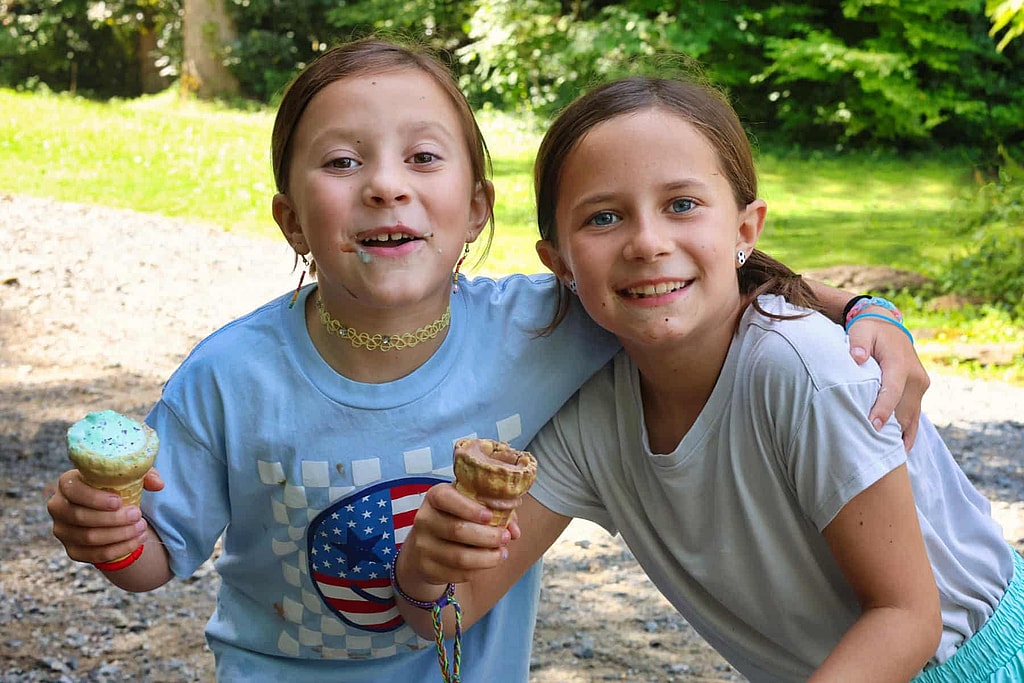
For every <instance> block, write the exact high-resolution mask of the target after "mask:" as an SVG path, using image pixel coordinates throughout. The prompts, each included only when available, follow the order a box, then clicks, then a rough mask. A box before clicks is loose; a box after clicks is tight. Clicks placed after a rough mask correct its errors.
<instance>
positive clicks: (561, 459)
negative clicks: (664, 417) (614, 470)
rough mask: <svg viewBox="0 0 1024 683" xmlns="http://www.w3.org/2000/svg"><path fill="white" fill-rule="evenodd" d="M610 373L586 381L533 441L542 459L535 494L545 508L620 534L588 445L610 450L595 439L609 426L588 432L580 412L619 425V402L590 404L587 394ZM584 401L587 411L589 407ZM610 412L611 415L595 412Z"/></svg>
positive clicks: (610, 401)
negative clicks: (590, 460) (604, 498)
mask: <svg viewBox="0 0 1024 683" xmlns="http://www.w3.org/2000/svg"><path fill="white" fill-rule="evenodd" d="M607 375H608V373H606V372H604V371H602V373H600V374H599V376H595V377H594V378H593V379H591V381H590V382H588V383H587V384H586V385H584V387H583V389H581V390H580V392H579V393H577V394H576V395H575V396H573V397H572V398H571V399H570V400H569V401H568V402H567V403H566V404H565V405H564V406H562V408H561V410H559V411H558V414H557V415H555V417H553V418H552V419H551V421H550V422H548V423H547V425H545V426H544V428H543V429H541V431H540V433H538V434H537V436H536V437H535V438H534V440H533V442H532V443H531V444H530V447H529V449H530V452H531V453H533V455H534V456H535V457H536V458H537V480H536V482H534V484H533V487H532V488H531V489H530V494H531V495H532V496H533V497H534V498H536V499H537V501H538V502H539V503H540V504H541V505H543V506H544V507H546V508H548V509H549V510H552V511H553V512H557V513H558V514H560V515H566V516H569V517H580V518H583V519H588V520H590V521H592V522H595V523H596V524H599V525H601V526H602V527H604V528H605V529H606V530H607V531H608V532H609V533H611V534H615V533H617V532H618V529H617V528H616V527H615V524H614V522H613V521H612V518H611V515H609V513H608V510H607V509H606V508H605V506H604V504H603V503H602V502H601V496H600V494H599V492H598V488H597V482H596V478H595V473H594V472H593V471H592V470H591V465H592V464H593V463H588V459H587V457H586V453H587V450H588V449H591V450H593V449H596V448H606V447H607V446H602V445H599V444H598V443H597V442H594V441H593V439H592V438H590V439H588V438H587V437H585V435H590V436H591V437H592V436H593V435H594V434H596V433H598V432H603V431H605V430H586V429H585V428H584V427H585V426H584V424H583V423H582V420H581V416H582V415H584V414H586V415H588V418H589V419H591V420H598V421H599V423H600V422H601V421H604V424H615V416H614V401H612V400H611V399H608V400H604V401H601V400H595V401H591V402H588V401H587V399H586V396H587V395H588V394H589V393H591V392H593V390H594V389H595V388H597V387H595V383H597V384H601V383H602V380H604V379H605V376H607ZM584 405H585V406H586V410H584ZM591 409H593V411H596V412H597V413H610V414H607V415H600V414H593V413H592V411H591Z"/></svg>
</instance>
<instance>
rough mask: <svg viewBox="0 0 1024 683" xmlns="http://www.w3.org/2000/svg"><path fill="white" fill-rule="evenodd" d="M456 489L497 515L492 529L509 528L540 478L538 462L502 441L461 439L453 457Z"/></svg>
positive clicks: (528, 454)
mask: <svg viewBox="0 0 1024 683" xmlns="http://www.w3.org/2000/svg"><path fill="white" fill-rule="evenodd" d="M453 460H454V464H453V469H454V470H455V489H456V490H457V491H458V492H459V493H461V494H462V495H464V496H466V497H468V498H472V499H473V500H475V501H477V502H479V503H481V504H483V505H486V506H487V507H488V508H490V510H491V512H492V513H494V516H493V518H492V519H491V525H492V526H501V527H504V526H508V520H509V518H510V517H511V515H512V512H513V511H514V510H515V509H516V508H517V507H519V503H520V502H521V501H522V497H523V495H524V494H525V493H526V492H527V491H528V490H529V489H530V486H532V485H533V481H534V479H536V477H537V460H536V458H534V457H533V455H531V454H530V453H527V452H526V451H517V450H516V449H514V448H512V447H511V446H509V445H508V444H507V443H505V442H503V441H494V440H492V439H460V440H458V441H456V442H455V449H454V454H453Z"/></svg>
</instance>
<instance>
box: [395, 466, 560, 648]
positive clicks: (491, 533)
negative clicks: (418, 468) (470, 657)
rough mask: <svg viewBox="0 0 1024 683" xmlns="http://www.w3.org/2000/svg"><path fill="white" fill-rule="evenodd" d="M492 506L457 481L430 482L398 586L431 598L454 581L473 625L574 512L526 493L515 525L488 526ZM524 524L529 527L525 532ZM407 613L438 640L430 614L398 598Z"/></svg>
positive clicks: (451, 628) (451, 624)
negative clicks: (460, 490) (458, 487)
mask: <svg viewBox="0 0 1024 683" xmlns="http://www.w3.org/2000/svg"><path fill="white" fill-rule="evenodd" d="M490 514H491V513H490V511H489V510H488V509H487V508H486V507H484V506H482V505H480V504H479V503H477V502H475V501H473V500H470V499H469V498H466V497H465V496H463V495H462V494H460V493H458V492H457V491H456V490H455V487H454V486H452V485H451V484H438V485H437V486H434V487H433V488H431V489H430V490H429V491H428V492H427V495H426V497H425V499H424V501H423V504H422V505H421V506H420V509H419V511H418V512H417V513H416V519H415V521H414V523H413V529H412V531H411V532H410V533H409V536H408V537H407V538H406V540H405V543H404V545H403V546H402V550H401V552H400V553H399V556H398V562H397V565H396V567H395V573H396V577H397V579H398V584H399V585H400V586H401V587H402V590H403V591H404V592H405V593H406V594H407V595H409V596H410V597H412V598H414V599H416V600H421V601H423V602H430V601H433V600H436V599H438V598H439V597H441V595H442V594H443V593H444V589H445V585H446V584H448V583H449V582H452V583H456V584H458V585H457V587H456V593H455V597H456V600H458V602H459V605H460V606H461V608H462V613H463V617H462V626H463V628H469V627H470V626H472V625H473V624H474V623H476V621H477V620H478V619H480V618H481V617H482V616H484V615H485V614H486V613H487V612H488V611H489V610H490V609H491V607H493V606H494V604H495V603H496V602H498V600H499V599H501V597H502V596H503V595H505V593H506V592H508V590H509V588H511V587H512V585H513V584H514V583H515V582H516V581H518V580H519V578H520V577H521V576H522V575H523V574H524V573H525V572H526V570H527V569H529V568H530V567H531V566H532V565H533V564H534V563H535V562H536V561H537V560H538V559H540V557H541V555H543V554H544V551H545V550H547V549H548V547H549V546H550V545H551V544H552V543H554V542H555V540H556V539H557V538H558V535H559V534H561V533H562V530H563V529H565V527H566V525H568V524H569V521H570V519H571V518H569V517H564V516H562V515H559V514H556V513H554V512H552V511H551V510H548V509H547V508H545V507H544V506H543V505H541V504H540V503H538V502H537V501H536V500H535V499H534V498H533V497H532V496H529V495H528V496H525V497H524V498H523V502H522V504H521V506H520V507H519V508H518V509H517V511H516V516H517V522H513V523H512V524H510V525H509V529H507V530H506V529H501V528H495V527H492V526H488V525H487V523H486V522H487V521H488V520H489V519H490ZM520 529H522V530H523V532H522V533H520ZM513 539H515V540H513ZM396 602H397V603H398V609H399V611H400V612H401V613H402V617H403V618H404V619H405V620H406V621H407V622H408V623H409V625H410V626H412V627H413V629H415V630H416V632H417V633H419V634H420V635H421V636H422V637H424V638H433V637H434V635H433V634H434V631H433V625H432V623H431V620H430V612H428V611H426V610H423V609H420V608H418V607H414V606H413V605H410V604H409V603H408V602H406V601H405V600H403V599H401V597H397V596H396ZM443 616H444V627H445V635H446V636H449V637H450V636H452V635H454V633H455V618H454V610H453V609H452V608H450V607H448V608H445V610H444V612H443Z"/></svg>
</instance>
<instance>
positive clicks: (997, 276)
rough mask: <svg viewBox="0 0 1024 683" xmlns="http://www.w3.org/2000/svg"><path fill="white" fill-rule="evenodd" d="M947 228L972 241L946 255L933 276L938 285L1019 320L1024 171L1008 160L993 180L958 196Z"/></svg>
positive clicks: (1023, 302) (1023, 292)
mask: <svg viewBox="0 0 1024 683" xmlns="http://www.w3.org/2000/svg"><path fill="white" fill-rule="evenodd" d="M950 224H951V227H952V229H955V230H958V231H960V232H961V233H963V234H969V235H970V236H971V238H972V240H973V244H974V247H973V248H972V249H971V250H970V251H969V252H968V253H966V254H960V255H956V256H953V257H951V258H950V260H949V262H948V264H947V265H946V268H945V269H944V271H943V272H942V274H941V275H940V276H939V278H938V283H939V285H940V287H941V288H942V290H943V291H945V292H948V293H955V294H960V295H963V296H968V297H977V298H981V299H983V300H985V301H987V302H989V303H991V304H992V305H993V306H995V307H997V308H999V309H1001V310H1004V311H1007V312H1008V313H1010V314H1011V315H1013V316H1014V317H1015V318H1016V319H1018V320H1024V172H1022V169H1020V167H1016V166H1015V165H1012V166H1011V167H1010V168H1009V169H1007V168H1004V169H1002V170H1001V171H1000V177H999V180H998V181H996V182H990V183H987V184H985V185H984V186H982V187H981V188H980V189H979V190H978V191H977V192H976V193H975V195H974V196H973V197H971V198H970V199H968V200H964V201H963V202H961V205H960V206H959V208H958V210H957V211H954V213H953V214H952V218H951V220H950Z"/></svg>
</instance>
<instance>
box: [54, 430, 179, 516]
mask: <svg viewBox="0 0 1024 683" xmlns="http://www.w3.org/2000/svg"><path fill="white" fill-rule="evenodd" d="M159 445H160V441H159V439H158V438H157V435H156V432H155V431H153V429H152V428H150V427H149V425H146V424H142V423H139V422H136V421H135V420H132V419H131V418H128V417H125V416H124V415H121V414H120V413H116V412H114V411H112V410H104V411H101V412H96V413H89V414H88V415H86V416H85V417H84V418H82V419H81V420H79V421H78V422H76V423H75V424H73V425H71V428H70V429H68V458H69V459H70V460H71V462H72V463H73V464H74V466H75V467H77V468H78V471H79V472H81V473H82V480H83V481H84V482H85V483H86V484H88V485H89V486H92V487H93V488H98V489H103V490H105V491H111V492H113V493H117V494H118V495H120V496H121V500H123V501H124V504H125V505H138V504H139V502H140V501H141V500H142V479H143V477H144V476H145V475H146V472H148V471H149V468H150V467H152V466H153V461H154V460H155V459H156V452H157V449H158V448H159Z"/></svg>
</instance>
